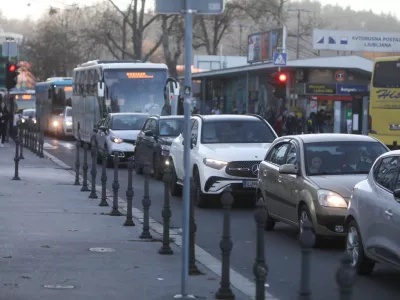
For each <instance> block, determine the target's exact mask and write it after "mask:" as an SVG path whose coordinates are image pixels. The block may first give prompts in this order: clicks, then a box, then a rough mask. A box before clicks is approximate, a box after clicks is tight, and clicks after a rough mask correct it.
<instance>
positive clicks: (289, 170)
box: [279, 164, 299, 175]
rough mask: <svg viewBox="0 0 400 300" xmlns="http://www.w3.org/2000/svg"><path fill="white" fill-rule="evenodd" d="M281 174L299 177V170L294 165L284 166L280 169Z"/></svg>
mask: <svg viewBox="0 0 400 300" xmlns="http://www.w3.org/2000/svg"><path fill="white" fill-rule="evenodd" d="M279 173H280V174H287V175H299V170H298V168H297V167H296V166H295V165H294V164H284V165H281V166H280V167H279Z"/></svg>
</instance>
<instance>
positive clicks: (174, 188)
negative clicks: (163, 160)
mask: <svg viewBox="0 0 400 300" xmlns="http://www.w3.org/2000/svg"><path fill="white" fill-rule="evenodd" d="M170 164H171V182H170V183H169V193H170V194H171V196H176V197H180V196H182V187H181V186H180V185H179V184H177V183H176V182H177V181H178V177H177V176H176V171H175V166H174V163H173V162H172V160H170Z"/></svg>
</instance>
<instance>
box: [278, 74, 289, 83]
mask: <svg viewBox="0 0 400 300" xmlns="http://www.w3.org/2000/svg"><path fill="white" fill-rule="evenodd" d="M286 79H287V77H286V75H285V74H279V76H278V80H279V81H280V82H282V83H284V82H286Z"/></svg>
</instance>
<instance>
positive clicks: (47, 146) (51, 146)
mask: <svg viewBox="0 0 400 300" xmlns="http://www.w3.org/2000/svg"><path fill="white" fill-rule="evenodd" d="M43 149H47V150H54V149H57V147H56V146H53V145H52V144H49V143H46V142H45V143H44V144H43Z"/></svg>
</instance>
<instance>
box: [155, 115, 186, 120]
mask: <svg viewBox="0 0 400 300" xmlns="http://www.w3.org/2000/svg"><path fill="white" fill-rule="evenodd" d="M149 118H157V119H162V120H164V119H183V118H184V116H181V115H173V116H160V115H151V116H150V117H149Z"/></svg>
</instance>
